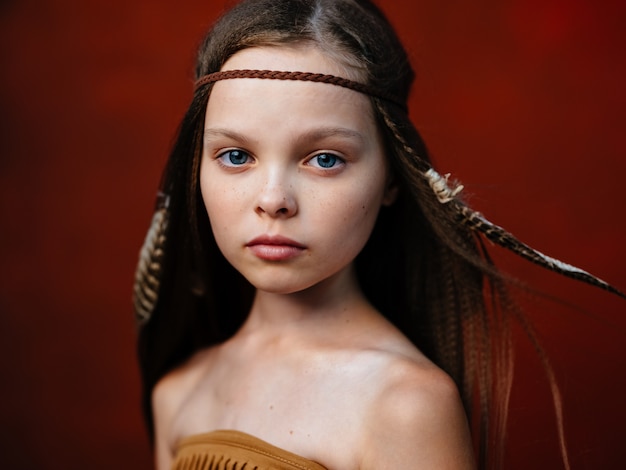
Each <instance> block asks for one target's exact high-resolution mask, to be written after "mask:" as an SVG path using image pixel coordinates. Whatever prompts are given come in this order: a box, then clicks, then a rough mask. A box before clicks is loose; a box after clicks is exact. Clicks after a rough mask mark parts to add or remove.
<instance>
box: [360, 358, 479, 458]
mask: <svg viewBox="0 0 626 470" xmlns="http://www.w3.org/2000/svg"><path fill="white" fill-rule="evenodd" d="M381 382H382V383H381V387H380V389H379V393H378V394H377V396H376V398H375V400H374V402H373V406H372V407H371V408H370V412H369V413H368V415H367V417H366V423H365V428H364V429H365V435H364V442H363V449H365V450H364V452H363V453H362V456H363V459H362V461H361V468H363V469H369V468H372V469H373V468H375V469H387V468H389V469H391V468H407V469H409V468H430V469H449V470H452V469H455V470H457V469H473V468H474V465H475V464H474V457H473V451H472V444H471V438H470V434H469V428H468V424H467V418H466V415H465V410H464V408H463V405H462V402H461V398H460V395H459V392H458V389H457V387H456V385H455V383H454V382H453V380H452V379H451V378H450V377H449V376H448V375H447V374H446V373H445V372H443V371H442V370H441V369H439V368H438V367H436V366H435V365H434V364H432V363H430V362H429V361H427V360H426V359H424V360H414V359H412V358H407V357H403V356H394V357H393V358H392V359H391V360H390V362H389V366H388V367H387V369H386V371H385V373H384V375H383V377H382V380H381Z"/></svg>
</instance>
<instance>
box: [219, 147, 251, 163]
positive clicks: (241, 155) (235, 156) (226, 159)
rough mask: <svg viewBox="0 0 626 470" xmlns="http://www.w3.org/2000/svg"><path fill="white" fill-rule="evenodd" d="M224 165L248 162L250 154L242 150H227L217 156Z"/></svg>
mask: <svg viewBox="0 0 626 470" xmlns="http://www.w3.org/2000/svg"><path fill="white" fill-rule="evenodd" d="M219 159H220V160H221V161H222V163H223V164H224V165H226V166H240V165H244V164H246V163H248V160H249V159H250V155H248V154H247V153H246V152H244V151H242V150H228V151H226V152H224V153H222V154H221V155H220V156H219Z"/></svg>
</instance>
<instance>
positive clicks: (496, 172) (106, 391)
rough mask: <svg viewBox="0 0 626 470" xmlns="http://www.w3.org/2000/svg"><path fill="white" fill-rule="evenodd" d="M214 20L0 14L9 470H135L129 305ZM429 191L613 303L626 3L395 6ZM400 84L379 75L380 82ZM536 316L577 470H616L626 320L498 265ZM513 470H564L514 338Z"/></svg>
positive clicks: (0, 282) (163, 14)
mask: <svg viewBox="0 0 626 470" xmlns="http://www.w3.org/2000/svg"><path fill="white" fill-rule="evenodd" d="M225 3H228V2H226V1H225V0H224V1H214V2H208V1H188V2H184V7H183V6H182V4H181V3H180V2H161V1H158V2H157V1H152V0H135V1H127V0H124V1H121V0H107V1H104V0H94V1H90V2H86V1H77V0H56V1H52V0H21V1H17V0H14V1H10V0H4V1H2V2H0V54H1V56H0V67H1V68H0V110H1V111H0V115H1V117H0V119H1V121H0V123H1V126H0V132H1V134H0V268H1V269H0V315H1V317H0V319H1V327H0V353H1V354H0V372H1V374H2V385H1V386H0V422H1V424H2V425H1V426H0V429H1V435H0V455H1V456H2V457H1V459H0V460H2V462H3V464H2V467H3V468H13V469H27V468H28V469H30V468H41V469H53V468H64V469H79V468H80V469H82V468H92V469H100V468H102V469H104V468H149V467H150V460H151V458H150V455H149V450H148V445H147V441H146V438H145V436H144V433H143V429H142V423H141V417H140V413H139V406H138V403H139V382H138V378H137V366H136V363H135V353H134V325H133V320H132V315H131V302H130V295H131V285H132V277H133V271H134V265H135V261H136V256H137V251H138V248H139V246H140V245H141V242H142V240H143V235H144V233H145V229H146V228H147V224H148V222H149V219H150V217H151V207H152V201H153V196H154V194H155V188H156V186H157V183H158V179H159V174H160V171H161V167H162V165H163V163H164V161H165V158H166V155H167V151H168V146H169V144H170V142H171V139H172V136H173V134H174V131H175V129H176V126H177V123H178V121H179V118H180V117H181V115H182V113H183V111H184V109H185V106H186V104H187V102H188V100H189V99H190V96H191V82H192V78H191V69H192V61H193V53H194V51H193V50H194V47H195V45H196V43H197V41H198V40H199V38H200V37H201V34H202V32H203V31H204V30H205V28H206V26H207V25H208V24H209V23H210V22H211V21H212V20H213V18H214V17H215V15H216V14H217V12H218V11H220V10H221V8H222V5H223V4H225ZM381 3H384V5H383V7H384V9H385V10H386V11H387V12H388V14H389V15H390V16H391V18H392V20H393V22H394V23H395V24H396V25H397V27H398V29H399V31H400V34H401V36H402V37H403V39H404V41H405V43H406V44H407V47H408V48H409V50H410V52H411V56H412V58H413V61H414V64H415V67H416V69H417V71H418V81H417V86H416V89H415V92H414V95H413V99H412V102H411V112H412V115H413V117H414V118H415V120H416V122H417V124H418V125H419V127H420V128H421V130H422V131H423V134H424V136H425V138H426V140H427V142H428V143H429V145H430V148H431V150H432V152H433V154H434V156H435V158H436V160H437V162H438V164H439V167H440V168H441V170H442V171H443V172H452V173H453V174H454V175H455V176H456V177H457V178H459V179H460V180H462V181H463V182H464V183H465V185H466V188H467V189H466V191H467V193H468V194H471V195H472V199H471V200H472V202H473V204H474V205H475V206H477V207H478V208H479V209H481V210H482V211H483V212H484V213H486V215H488V217H490V218H491V219H493V220H494V221H497V222H498V223H499V224H501V225H504V226H506V227H507V228H509V229H510V230H511V231H513V232H514V233H516V234H517V235H519V236H520V237H521V238H522V239H524V240H526V241H527V242H529V243H530V244H531V245H533V246H535V247H537V248H539V249H542V250H544V251H546V252H548V253H550V254H553V255H555V256H557V257H560V258H562V259H565V260H568V261H571V262H573V263H575V264H578V265H580V266H582V267H584V268H586V269H589V270H591V271H592V272H595V273H598V274H601V275H602V276H603V277H605V278H606V279H607V280H610V281H612V282H614V283H616V284H618V285H621V287H622V288H626V276H625V274H626V269H625V268H624V265H625V263H626V243H625V241H626V226H625V223H624V221H623V219H624V205H625V203H626V196H625V194H624V191H623V188H624V184H623V180H624V173H625V172H626V158H625V156H626V152H625V151H626V139H625V138H624V135H625V130H626V117H625V116H626V113H625V112H624V109H626V91H625V87H624V83H626V60H625V57H624V54H625V53H624V51H625V50H626V29H624V22H625V20H626V3H625V2H618V1H614V2H611V1H603V2H596V1H594V0H490V1H489V0H481V1H448V2H442V1H439V0H420V1H409V0H405V1H393V2H391V1H388V2H381ZM390 73H393V71H390ZM498 259H499V260H500V261H501V262H502V263H504V266H505V267H506V269H507V270H509V271H511V272H513V273H514V274H515V275H516V276H521V277H523V278H525V279H527V280H529V281H530V283H531V284H532V285H533V286H535V287H539V288H540V289H542V290H545V291H547V292H549V293H550V294H554V295H557V296H560V297H563V298H567V299H568V300H571V302H572V303H574V304H575V305H578V306H579V307H581V308H582V309H584V310H585V311H584V312H583V311H576V310H573V309H568V308H565V307H563V306H560V305H558V304H554V303H550V302H543V301H542V302H535V301H528V302H526V303H527V304H528V310H529V315H530V316H531V318H532V319H533V320H534V321H535V322H536V324H537V329H538V330H539V333H540V334H541V336H542V337H543V338H544V344H545V346H546V349H547V350H548V352H549V354H550V355H551V357H552V360H553V364H554V367H555V370H556V375H557V378H558V380H559V381H560V383H561V385H562V389H563V394H564V400H565V413H566V415H565V423H566V431H567V433H568V439H569V441H570V452H571V458H572V463H573V468H574V469H597V468H615V467H616V466H619V463H621V462H622V461H623V458H622V453H623V449H622V446H623V443H624V442H623V439H624V435H625V433H624V429H625V426H626V425H625V424H624V423H626V406H625V405H624V402H623V397H624V395H625V393H626V379H625V378H624V377H625V374H624V371H625V370H626V368H625V366H626V346H625V344H626V320H625V315H624V313H625V310H626V309H625V307H626V303H625V302H624V301H621V300H619V299H617V298H615V297H612V296H610V295H607V294H605V293H603V292H601V291H598V290H594V289H590V288H587V287H585V286H581V285H579V284H577V283H574V282H571V281H567V280H563V279H560V278H559V277H558V276H555V275H551V274H548V273H545V272H543V271H542V270H540V269H537V268H535V267H533V266H530V265H529V264H528V263H525V262H519V261H517V260H514V259H512V258H511V257H509V256H498ZM519 347H520V353H519V356H520V357H521V358H522V360H521V361H519V366H518V371H519V373H518V376H517V380H516V383H515V389H514V391H513V402H512V407H511V418H510V441H509V445H508V453H507V460H508V462H509V464H508V466H507V468H509V469H525V468H545V469H553V468H560V467H559V463H558V453H557V450H556V449H557V448H556V445H555V443H554V425H553V418H552V414H551V413H552V409H551V407H550V401H549V391H548V388H547V385H546V381H545V379H544V377H543V375H542V372H541V368H540V366H539V364H538V361H537V360H536V359H534V356H533V355H532V354H531V352H530V348H529V347H528V345H527V343H525V342H524V341H523V340H521V339H520V341H519Z"/></svg>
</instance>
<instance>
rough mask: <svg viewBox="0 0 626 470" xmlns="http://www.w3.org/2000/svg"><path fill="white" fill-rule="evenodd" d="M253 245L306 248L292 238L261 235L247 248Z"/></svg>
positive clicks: (251, 241) (249, 243) (250, 242)
mask: <svg viewBox="0 0 626 470" xmlns="http://www.w3.org/2000/svg"><path fill="white" fill-rule="evenodd" d="M253 245H287V246H295V247H296V248H306V247H305V246H304V245H303V244H302V243H298V242H297V241H295V240H291V239H290V238H287V237H283V236H282V235H260V236H258V237H256V238H253V239H252V240H250V241H249V242H248V243H247V244H246V246H253Z"/></svg>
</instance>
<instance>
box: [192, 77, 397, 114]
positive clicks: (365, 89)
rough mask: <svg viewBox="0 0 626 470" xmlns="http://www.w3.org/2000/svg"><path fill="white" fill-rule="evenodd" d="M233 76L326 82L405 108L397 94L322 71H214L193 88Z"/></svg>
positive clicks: (229, 78) (201, 78)
mask: <svg viewBox="0 0 626 470" xmlns="http://www.w3.org/2000/svg"><path fill="white" fill-rule="evenodd" d="M234 78H260V79H265V80H297V81H302V82H316V83H328V84H330V85H337V86H340V87H344V88H349V89H350V90H354V91H358V92H359V93H364V94H366V95H370V96H373V97H374V98H380V99H383V100H386V101H389V102H391V103H394V104H395V105H397V106H400V107H401V108H402V109H406V104H404V103H403V102H402V100H401V99H399V98H398V97H397V96H395V95H393V94H391V93H387V92H386V91H384V90H381V89H379V88H376V87H373V86H370V85H365V84H363V83H359V82H354V81H352V80H348V79H347V78H341V77H336V76H334V75H326V74H323V73H310V72H279V71H275V70H247V69H244V70H224V71H222V72H214V73H210V74H208V75H204V76H203V77H200V78H199V79H198V81H197V82H196V83H195V89H196V90H198V89H200V88H202V87H203V86H204V85H207V84H209V83H215V82H217V81H220V80H231V79H234Z"/></svg>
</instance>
